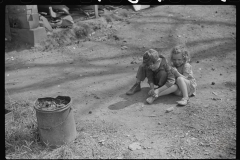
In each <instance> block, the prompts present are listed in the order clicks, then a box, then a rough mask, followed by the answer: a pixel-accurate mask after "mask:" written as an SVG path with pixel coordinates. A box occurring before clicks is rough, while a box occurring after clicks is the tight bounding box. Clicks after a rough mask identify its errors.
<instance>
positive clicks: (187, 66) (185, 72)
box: [173, 63, 193, 79]
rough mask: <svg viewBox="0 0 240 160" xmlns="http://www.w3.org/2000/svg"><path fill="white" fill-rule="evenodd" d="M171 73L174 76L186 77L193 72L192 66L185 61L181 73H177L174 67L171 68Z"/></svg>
mask: <svg viewBox="0 0 240 160" xmlns="http://www.w3.org/2000/svg"><path fill="white" fill-rule="evenodd" d="M173 73H174V75H175V76H176V77H184V78H186V79H188V78H189V77H191V75H192V74H193V73H192V66H191V65H190V64H189V63H186V64H185V65H184V66H183V74H181V73H179V72H178V70H177V69H176V68H175V69H173Z"/></svg>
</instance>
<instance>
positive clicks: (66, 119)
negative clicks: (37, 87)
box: [34, 96, 77, 147]
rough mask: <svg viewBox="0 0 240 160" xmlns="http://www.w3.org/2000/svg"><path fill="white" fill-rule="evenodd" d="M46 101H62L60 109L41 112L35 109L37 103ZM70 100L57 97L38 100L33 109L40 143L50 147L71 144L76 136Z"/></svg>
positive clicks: (41, 110)
mask: <svg viewBox="0 0 240 160" xmlns="http://www.w3.org/2000/svg"><path fill="white" fill-rule="evenodd" d="M48 100H53V101H54V100H64V101H65V103H66V104H65V105H64V107H62V108H58V109H54V110H43V109H39V107H37V103H39V102H43V101H48ZM70 104H71V98H70V97H68V96H58V97H56V98H51V97H45V98H38V99H37V100H36V102H35V105H34V108H35V110H36V116H37V123H38V130H39V134H40V138H41V141H42V142H43V143H44V144H45V145H48V146H50V147H57V146H61V145H64V144H67V143H69V142H72V141H73V140H74V139H75V138H76V136H77V131H76V124H75V120H74V116H73V112H72V108H71V105H70Z"/></svg>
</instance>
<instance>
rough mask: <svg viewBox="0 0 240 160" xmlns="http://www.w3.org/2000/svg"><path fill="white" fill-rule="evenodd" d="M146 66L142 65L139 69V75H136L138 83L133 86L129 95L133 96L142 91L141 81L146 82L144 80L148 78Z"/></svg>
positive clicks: (128, 92)
mask: <svg viewBox="0 0 240 160" xmlns="http://www.w3.org/2000/svg"><path fill="white" fill-rule="evenodd" d="M146 69H147V68H146V66H145V65H143V64H141V65H140V66H139V67H138V71H137V75H136V83H135V84H134V85H133V86H132V88H131V89H130V90H129V91H127V93H126V94H127V95H132V94H134V93H136V92H138V91H141V85H140V83H141V81H144V79H145V78H146Z"/></svg>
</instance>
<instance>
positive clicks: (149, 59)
mask: <svg viewBox="0 0 240 160" xmlns="http://www.w3.org/2000/svg"><path fill="white" fill-rule="evenodd" d="M158 59H159V54H158V51H156V50H155V49H149V50H147V51H146V52H145V53H144V54H143V63H144V64H149V63H155V62H156V61H157V60H158Z"/></svg>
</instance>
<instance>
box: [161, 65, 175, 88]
mask: <svg viewBox="0 0 240 160" xmlns="http://www.w3.org/2000/svg"><path fill="white" fill-rule="evenodd" d="M163 67H164V69H165V71H166V72H167V82H166V83H165V84H164V85H165V86H166V87H167V88H168V87H171V86H172V85H174V84H175V76H174V74H173V72H172V71H171V67H170V66H169V65H168V64H167V63H166V64H164V65H163Z"/></svg>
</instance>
